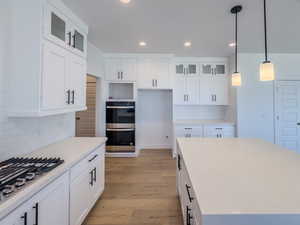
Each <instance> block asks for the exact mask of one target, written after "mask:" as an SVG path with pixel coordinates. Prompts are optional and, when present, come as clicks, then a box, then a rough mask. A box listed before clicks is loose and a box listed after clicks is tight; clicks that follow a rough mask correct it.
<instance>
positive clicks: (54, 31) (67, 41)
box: [44, 3, 72, 47]
mask: <svg viewBox="0 0 300 225" xmlns="http://www.w3.org/2000/svg"><path fill="white" fill-rule="evenodd" d="M44 35H45V37H46V38H47V39H48V40H50V41H53V42H55V43H56V44H58V45H60V46H61V47H67V46H70V45H71V43H72V32H71V29H70V23H69V20H68V18H67V17H66V16H65V15H64V14H63V13H62V12H61V11H60V10H58V9H57V8H56V7H54V6H52V5H50V4H49V3H48V4H46V6H45V8H44Z"/></svg>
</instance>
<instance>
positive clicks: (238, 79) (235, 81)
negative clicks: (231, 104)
mask: <svg viewBox="0 0 300 225" xmlns="http://www.w3.org/2000/svg"><path fill="white" fill-rule="evenodd" d="M231 85H232V86H236V87H237V86H242V76H241V73H233V74H232V76H231Z"/></svg>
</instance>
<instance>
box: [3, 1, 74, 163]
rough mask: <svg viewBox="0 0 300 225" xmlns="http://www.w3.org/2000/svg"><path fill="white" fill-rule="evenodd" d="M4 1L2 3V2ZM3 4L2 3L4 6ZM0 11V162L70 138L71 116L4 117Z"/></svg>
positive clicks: (5, 51)
mask: <svg viewBox="0 0 300 225" xmlns="http://www.w3.org/2000/svg"><path fill="white" fill-rule="evenodd" d="M5 2H6V1H5ZM5 2H4V3H5ZM5 8H6V7H5V6H3V5H2V6H1V8H0V32H1V33H0V161H1V160H4V159H7V158H9V157H13V156H16V155H19V154H25V153H29V152H31V151H33V150H36V149H37V148H39V147H42V146H45V145H48V144H51V143H53V142H56V141H59V140H62V139H65V138H67V137H70V136H73V135H74V131H75V127H74V126H75V119H74V113H71V114H66V115H59V116H52V117H45V118H39V119H34V118H33V119H12V118H8V117H7V114H6V104H7V103H6V102H5V100H6V97H5V96H6V90H5V88H6V86H7V82H6V80H5V78H6V77H7V76H9V74H7V73H6V71H7V69H6V68H5V66H4V65H7V62H5V60H6V58H7V57H6V56H7V54H8V49H7V46H8V45H7V44H6V43H8V41H9V37H8V36H7V33H8V32H7V31H8V29H9V22H8V18H9V14H8V11H7V10H6V9H5Z"/></svg>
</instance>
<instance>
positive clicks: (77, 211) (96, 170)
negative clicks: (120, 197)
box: [0, 145, 105, 225]
mask: <svg viewBox="0 0 300 225" xmlns="http://www.w3.org/2000/svg"><path fill="white" fill-rule="evenodd" d="M104 152H105V145H103V146H101V147H100V148H98V149H96V150H95V151H93V152H92V153H90V154H89V155H88V156H87V157H86V158H84V159H82V160H81V161H80V162H78V163H77V164H76V165H75V166H73V167H72V168H71V169H70V170H68V171H67V172H65V174H63V175H61V176H60V177H59V178H57V179H56V180H54V181H53V182H52V183H50V184H48V185H47V186H46V187H45V188H43V189H42V190H41V191H39V192H38V193H37V194H35V195H34V196H33V197H32V198H31V199H29V200H27V201H26V202H25V203H23V204H22V205H20V206H18V207H17V208H16V209H15V210H14V211H12V212H11V213H10V214H9V215H8V216H6V217H5V218H4V219H2V220H0V225H81V224H82V222H83V221H84V219H85V217H86V216H87V215H88V213H89V211H90V210H91V209H92V207H93V205H94V204H95V202H96V201H97V200H98V199H99V197H100V195H101V194H102V192H103V190H104V166H105V160H104Z"/></svg>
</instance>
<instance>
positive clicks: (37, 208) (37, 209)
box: [33, 203, 39, 225]
mask: <svg viewBox="0 0 300 225" xmlns="http://www.w3.org/2000/svg"><path fill="white" fill-rule="evenodd" d="M33 209H35V224H34V225H39V203H36V204H35V206H33Z"/></svg>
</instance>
